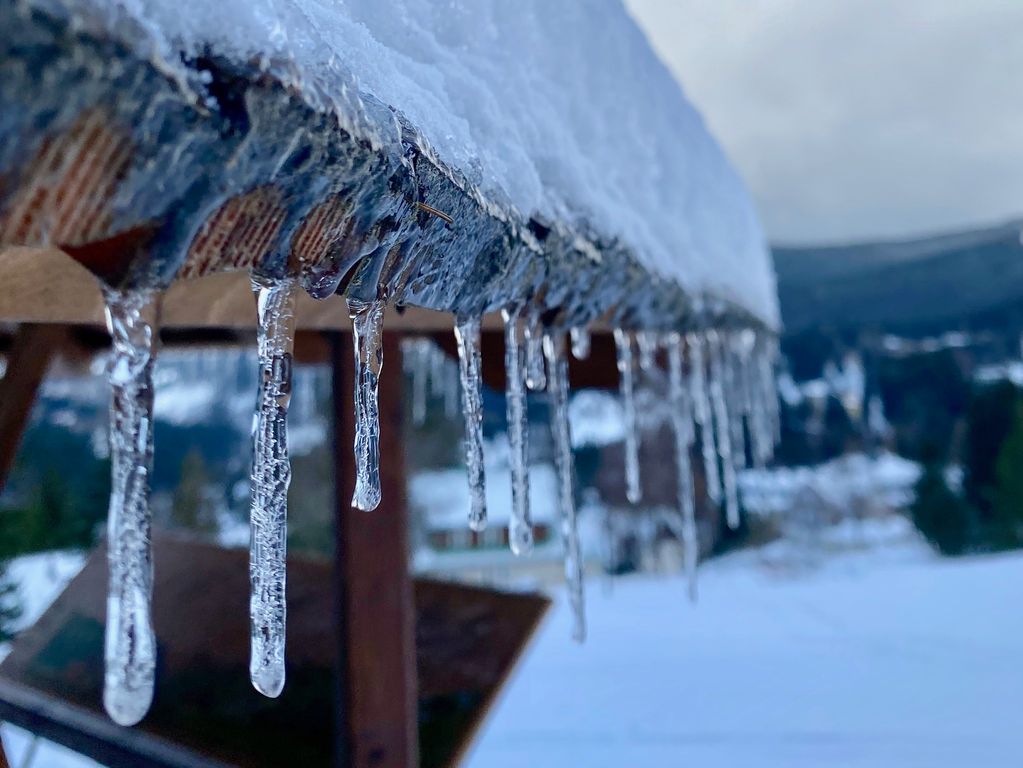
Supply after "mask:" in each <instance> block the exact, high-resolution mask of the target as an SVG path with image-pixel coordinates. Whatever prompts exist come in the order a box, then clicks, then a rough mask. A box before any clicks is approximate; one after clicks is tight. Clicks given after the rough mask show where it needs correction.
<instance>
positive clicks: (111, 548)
mask: <svg viewBox="0 0 1023 768" xmlns="http://www.w3.org/2000/svg"><path fill="white" fill-rule="evenodd" d="M104 298H105V301H106V319H107V329H108V330H109V332H110V337H111V345H112V351H111V355H110V363H109V367H108V370H107V375H108V378H109V381H110V389H111V400H110V509H109V516H108V519H107V547H108V550H107V558H108V561H109V567H110V582H109V591H108V593H107V625H106V641H105V644H104V661H105V663H106V672H105V675H104V684H103V705H104V707H105V708H106V710H107V713H108V714H109V715H110V717H111V719H113V721H114V722H115V723H117V724H118V725H125V726H127V725H134V724H135V723H137V722H139V721H140V720H141V719H142V718H143V717H145V715H146V712H147V711H148V710H149V705H150V704H151V703H152V700H153V678H154V674H155V670H156V638H155V636H154V634H153V621H152V614H151V608H150V600H151V598H152V592H153V555H152V546H151V539H150V534H151V528H152V513H151V511H150V507H149V478H150V475H151V474H152V471H153V363H154V356H155V353H156V334H155V332H154V329H153V326H152V325H151V324H150V321H149V319H148V318H147V317H146V314H147V306H148V305H149V304H150V301H151V300H152V295H151V294H150V293H148V292H145V291H116V290H111V289H107V290H105V291H104Z"/></svg>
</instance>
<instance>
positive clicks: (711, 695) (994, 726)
mask: <svg viewBox="0 0 1023 768" xmlns="http://www.w3.org/2000/svg"><path fill="white" fill-rule="evenodd" d="M896 549H898V551H899V552H901V555H900V556H898V557H894V558H893V557H891V556H890V555H891V550H890V548H889V547H887V546H886V547H882V548H880V549H877V550H872V549H867V550H861V551H859V552H858V553H855V554H846V555H842V556H837V557H835V558H833V561H832V563H831V565H829V566H828V567H824V568H821V569H817V570H814V571H810V572H803V573H802V574H800V575H798V576H795V577H793V576H792V575H791V574H789V573H788V572H786V574H787V575H779V572H778V571H777V570H776V569H774V568H771V567H769V566H766V567H765V566H763V565H762V564H759V563H758V553H757V552H755V551H749V552H740V553H737V554H736V555H735V556H729V557H726V558H722V559H721V560H719V561H716V562H712V563H710V564H708V565H707V566H706V567H704V568H703V569H702V573H701V576H702V578H701V585H700V593H701V594H700V602H699V604H698V605H696V606H690V605H688V604H687V603H686V601H685V597H684V596H685V589H684V586H683V583H682V581H681V580H680V579H678V578H670V579H662V580H657V579H653V578H650V577H635V578H624V579H621V580H619V581H617V582H615V583H614V585H613V587H612V589H611V590H610V591H608V590H605V589H604V588H602V587H601V584H600V582H598V581H596V580H591V581H590V582H589V583H588V585H587V586H588V590H587V595H588V610H589V623H590V632H589V639H588V640H587V642H586V645H585V646H583V647H577V646H576V645H575V644H573V643H572V642H571V640H570V639H569V636H570V632H569V612H568V610H567V607H566V606H565V604H564V600H563V599H562V598H561V596H560V595H558V596H557V597H556V599H557V601H558V602H557V605H556V607H555V609H554V610H553V611H552V616H551V617H550V618H549V619H548V620H547V622H546V624H545V625H544V626H543V627H542V629H541V631H540V635H539V637H538V638H537V640H536V642H535V644H534V645H533V647H532V648H531V649H530V651H529V652H528V654H527V655H526V657H525V659H524V661H523V663H522V664H521V666H520V668H519V670H518V672H517V674H516V676H515V677H514V678H513V680H512V682H511V684H510V686H509V689H508V690H507V691H506V693H505V695H504V697H503V699H502V700H501V701H500V703H499V704H498V706H497V707H496V708H495V711H494V712H493V713H492V715H491V717H490V719H489V721H488V723H487V725H486V727H485V730H484V733H483V735H482V738H481V740H480V741H479V743H478V744H477V747H476V748H475V750H474V752H473V753H472V754H471V756H470V759H469V761H468V765H469V766H471V767H473V768H502V767H503V766H509V768H511V767H514V768H520V767H521V766H523V765H529V766H530V768H543V766H557V767H558V768H562V767H563V766H568V765H573V766H574V765H585V766H586V767H587V768H602V767H603V766H607V767H608V768H611V767H612V766H613V767H614V768H621V767H622V766H629V767H630V768H643V767H644V766H657V767H661V766H682V765H694V766H700V768H715V766H726V767H728V768H733V767H734V766H785V767H786V768H802V767H803V766H806V767H807V768H810V767H813V768H818V767H819V766H863V767H867V766H869V767H870V768H881V767H883V766H899V768H909V767H913V766H921V768H923V767H924V766H926V767H927V768H941V767H942V766H950V767H951V766H956V768H959V767H960V766H981V765H983V766H987V767H988V768H997V767H999V766H1018V765H1021V764H1023V733H1021V732H1020V729H1019V717H1020V712H1023V665H1021V664H1020V663H1019V658H1020V654H1019V649H1020V645H1021V643H1023V613H1021V612H1020V611H1019V605H1020V601H1021V598H1023V553H1016V554H1009V555H1002V556H987V557H976V558H963V559H957V560H941V559H938V558H936V557H934V556H932V555H930V554H929V552H928V551H927V550H926V549H925V548H924V546H923V545H922V544H920V543H919V542H916V543H915V544H914V543H912V542H911V541H905V540H904V541H902V543H901V544H899V545H898V547H896Z"/></svg>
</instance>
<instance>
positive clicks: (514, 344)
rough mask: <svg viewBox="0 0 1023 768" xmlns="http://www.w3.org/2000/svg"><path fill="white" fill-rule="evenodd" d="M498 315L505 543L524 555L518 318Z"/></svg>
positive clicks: (527, 537) (527, 545)
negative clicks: (507, 479) (506, 481)
mask: <svg viewBox="0 0 1023 768" xmlns="http://www.w3.org/2000/svg"><path fill="white" fill-rule="evenodd" d="M501 316H502V317H503V318H504V350H505V352H504V365H505V377H506V378H507V385H506V389H505V400H506V401H507V402H506V406H507V410H508V442H509V445H510V448H511V481H512V515H511V521H510V522H509V524H508V543H509V545H510V546H511V551H512V552H514V553H515V554H516V555H525V554H529V553H530V552H532V551H533V523H532V518H531V515H530V511H529V463H528V450H529V419H528V415H527V413H526V388H525V372H524V371H523V360H522V357H523V354H522V346H521V343H520V340H519V326H520V325H521V322H520V320H519V317H518V315H517V314H513V313H512V312H510V311H509V310H507V309H505V310H502V311H501Z"/></svg>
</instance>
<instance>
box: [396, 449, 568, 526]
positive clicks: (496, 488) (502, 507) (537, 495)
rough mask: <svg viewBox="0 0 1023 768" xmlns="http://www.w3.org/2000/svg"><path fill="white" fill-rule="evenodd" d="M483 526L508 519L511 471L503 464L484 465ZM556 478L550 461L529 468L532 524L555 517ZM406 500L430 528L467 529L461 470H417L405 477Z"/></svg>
mask: <svg viewBox="0 0 1023 768" xmlns="http://www.w3.org/2000/svg"><path fill="white" fill-rule="evenodd" d="M486 472H487V474H486V478H487V527H488V528H490V527H493V526H506V525H508V523H509V521H510V520H511V514H512V504H511V490H510V489H511V470H510V469H509V468H508V465H507V464H490V463H488V464H487V468H486ZM557 490H558V479H557V476H556V475H555V473H554V467H552V466H551V465H550V464H535V465H533V466H531V467H530V468H529V496H530V499H531V510H532V519H533V522H534V523H548V524H551V523H554V522H556V521H557V520H558V509H557ZM409 503H410V504H411V506H412V507H413V508H414V509H416V510H418V511H420V512H421V513H422V514H423V519H424V521H425V522H426V523H427V525H428V527H429V528H430V529H431V530H438V531H457V530H462V529H465V530H468V522H467V521H468V519H469V518H468V515H469V484H468V482H467V481H466V478H465V469H464V468H462V467H458V468H456V469H438V470H431V471H423V472H418V473H416V474H415V475H413V476H412V477H411V478H410V479H409Z"/></svg>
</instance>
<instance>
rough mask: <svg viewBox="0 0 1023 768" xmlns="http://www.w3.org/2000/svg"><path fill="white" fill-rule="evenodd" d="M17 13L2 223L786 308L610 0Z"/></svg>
mask: <svg viewBox="0 0 1023 768" xmlns="http://www.w3.org/2000/svg"><path fill="white" fill-rule="evenodd" d="M126 7H129V8H131V10H130V11H128V10H126ZM0 17H3V23H4V26H5V28H7V29H10V30H11V31H12V34H9V35H6V36H5V39H4V41H2V42H0V61H2V62H4V64H5V67H6V69H7V71H9V72H11V73H13V74H14V76H11V77H5V78H4V82H3V83H2V84H0V95H2V97H3V100H4V103H5V104H14V105H16V108H15V109H12V110H5V114H4V116H3V120H2V121H0V138H2V139H3V141H2V148H0V171H2V172H3V173H4V174H5V175H6V176H7V177H8V178H13V179H15V183H14V184H13V185H7V186H5V187H3V190H2V193H0V243H2V244H4V245H12V244H16V245H28V246H57V247H60V248H62V249H64V250H66V251H68V252H69V253H71V254H72V255H73V256H74V257H75V258H77V259H78V260H79V261H80V262H81V263H83V264H85V265H86V266H88V267H89V268H90V269H91V270H92V271H93V272H95V273H96V274H99V275H100V276H101V277H103V278H104V279H106V280H108V281H110V282H114V283H128V284H140V283H155V284H158V285H165V284H167V283H169V282H170V281H171V280H172V279H174V278H195V277H199V276H201V275H205V274H209V273H214V272H219V271H224V270H231V269H239V270H245V269H250V268H251V269H254V270H255V271H257V272H260V273H263V274H267V275H270V276H281V275H284V274H285V273H289V272H291V273H300V274H301V275H302V276H303V282H304V284H305V287H306V288H307V289H308V290H309V291H310V292H311V293H312V294H314V295H316V296H326V295H330V294H332V293H334V292H335V291H338V290H345V289H346V288H347V289H348V290H349V292H353V291H354V292H375V293H378V294H382V295H384V296H386V297H387V298H390V299H392V300H393V301H394V302H395V303H398V304H408V305H413V306H419V307H425V308H430V309H439V310H444V311H450V312H482V311H485V310H494V309H497V308H499V307H501V306H504V305H506V304H508V303H519V302H524V301H536V302H537V303H538V304H540V305H541V307H540V308H541V309H544V310H551V311H552V312H557V313H558V318H559V319H560V320H562V321H564V322H566V323H569V322H570V323H572V324H583V323H586V322H589V321H591V320H594V319H596V318H603V319H605V320H608V321H609V322H611V323H613V324H617V325H625V326H635V327H665V328H668V327H681V326H686V325H693V324H696V323H697V322H699V323H703V322H715V321H719V320H720V319H721V318H729V319H733V320H740V321H742V322H745V323H754V324H762V325H766V326H768V327H775V326H776V325H777V321H778V314H777V302H776V297H775V290H774V277H773V270H772V267H771V264H770V258H769V256H768V254H767V251H766V248H765V247H764V244H763V237H762V235H761V232H760V228H759V225H758V224H757V221H756V216H755V214H754V212H753V209H752V206H751V204H750V201H749V197H748V195H747V193H746V192H745V189H744V188H743V186H742V184H741V182H740V180H739V179H738V177H737V176H736V174H735V173H734V171H733V170H732V169H731V167H730V166H729V164H728V162H727V160H726V159H725V158H724V156H723V154H722V153H721V151H720V149H719V148H718V146H717V145H716V143H715V142H714V141H713V139H712V138H711V137H710V135H709V133H708V132H707V130H706V128H705V127H704V125H703V123H702V121H701V120H700V118H699V116H698V114H697V113H696V112H695V110H693V108H692V106H691V105H690V104H689V102H688V101H687V100H686V99H685V97H684V95H683V94H682V93H681V90H680V89H679V88H678V86H677V84H676V83H675V82H674V80H672V79H671V77H670V76H669V75H668V73H667V71H666V70H665V69H664V67H663V66H662V65H661V64H660V63H659V62H658V60H657V59H656V57H655V56H654V54H653V53H652V51H651V50H650V48H649V45H648V44H647V42H646V40H645V38H643V36H642V34H641V33H640V32H639V31H638V29H637V28H636V26H635V24H634V23H633V22H632V21H631V19H630V18H629V17H628V15H627V14H626V12H625V11H624V9H623V8H622V7H621V5H620V3H619V2H617V0H603V2H602V3H601V5H600V8H599V9H594V8H593V7H592V5H586V6H577V5H576V4H568V3H565V4H560V5H558V6H549V5H548V4H544V3H541V2H540V1H539V0H531V2H527V3H525V4H524V5H523V4H516V6H515V8H514V12H512V11H511V10H510V9H509V8H508V7H507V6H506V4H503V3H501V2H498V0H490V1H489V2H480V3H473V4H466V5H464V6H459V7H458V9H457V10H452V9H451V8H449V7H448V6H447V5H443V6H442V5H441V4H439V3H434V2H426V1H425V0H415V1H414V0H404V2H394V3H388V4H386V7H378V4H376V3H373V2H370V0H365V1H363V0H358V1H355V2H348V3H343V4H342V3H336V4H316V3H312V2H307V1H306V0H302V1H301V2H297V3H288V4H284V3H276V2H268V1H266V0H264V2H257V3H246V2H230V1H227V2H220V3H214V4H209V3H203V2H199V0H194V1H193V0H184V3H182V2H177V3H169V2H146V3H138V4H130V5H126V4H122V3H108V2H106V0H33V1H32V2H27V3H26V2H19V3H15V2H13V0H4V1H3V2H0ZM481 30H482V32H481ZM640 134H642V139H641V140H639V139H637V137H638V136H639V135H640Z"/></svg>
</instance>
